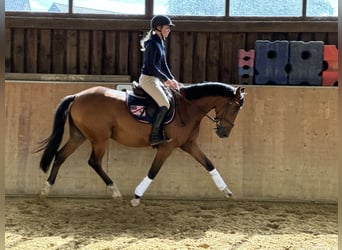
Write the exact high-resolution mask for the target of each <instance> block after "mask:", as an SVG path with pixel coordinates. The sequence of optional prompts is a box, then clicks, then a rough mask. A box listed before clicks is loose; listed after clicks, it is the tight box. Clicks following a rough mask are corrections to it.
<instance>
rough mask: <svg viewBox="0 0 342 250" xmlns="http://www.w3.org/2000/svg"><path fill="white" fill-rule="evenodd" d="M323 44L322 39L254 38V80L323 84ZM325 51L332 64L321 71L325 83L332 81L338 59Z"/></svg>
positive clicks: (274, 82)
mask: <svg viewBox="0 0 342 250" xmlns="http://www.w3.org/2000/svg"><path fill="white" fill-rule="evenodd" d="M323 47H324V43H323V42H322V41H310V42H303V41H290V42H289V41H279V40H277V41H268V40H257V41H256V42H255V72H254V82H255V84H277V85H286V84H289V85H314V86H320V85H322V71H323ZM329 49H331V48H327V49H326V50H327V51H328V50H329ZM327 53H328V58H327V59H326V60H327V61H329V62H330V65H331V67H330V68H329V67H328V70H327V71H326V73H324V72H323V74H324V76H326V84H328V82H330V84H331V82H332V81H333V80H332V79H335V78H334V77H335V76H336V74H335V73H332V71H334V70H335V68H336V65H337V59H336V57H335V54H334V53H333V52H327ZM333 54H334V55H333ZM336 56H337V52H336ZM328 64H329V63H328Z"/></svg>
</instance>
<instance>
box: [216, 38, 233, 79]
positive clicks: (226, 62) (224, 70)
mask: <svg viewBox="0 0 342 250" xmlns="http://www.w3.org/2000/svg"><path fill="white" fill-rule="evenodd" d="M232 37H233V34H231V33H224V34H222V35H221V39H220V50H221V51H220V54H221V61H220V70H219V74H220V75H219V79H220V81H222V82H227V83H229V82H230V81H231V69H232V62H233V61H232V60H233V58H232V56H231V55H232V50H233V49H232Z"/></svg>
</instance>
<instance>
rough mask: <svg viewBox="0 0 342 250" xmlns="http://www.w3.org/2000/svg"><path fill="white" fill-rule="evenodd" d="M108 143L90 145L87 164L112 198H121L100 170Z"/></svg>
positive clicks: (110, 181)
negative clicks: (99, 178) (108, 190)
mask: <svg viewBox="0 0 342 250" xmlns="http://www.w3.org/2000/svg"><path fill="white" fill-rule="evenodd" d="M107 145H108V143H107V142H102V143H94V144H93V145H92V147H93V150H92V152H91V155H90V158H89V161H88V164H89V165H90V166H91V167H92V168H93V169H94V170H95V172H96V173H97V174H98V175H99V176H100V177H101V179H102V180H103V181H104V183H106V185H107V187H108V188H109V189H110V190H111V191H112V192H113V194H112V197H113V198H122V196H121V193H120V191H119V189H118V188H117V186H116V185H115V183H114V182H113V181H112V180H111V179H110V178H109V177H108V175H107V174H106V173H105V172H104V171H103V169H102V164H101V162H102V158H103V156H104V154H105V152H106V148H107Z"/></svg>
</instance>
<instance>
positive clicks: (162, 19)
mask: <svg viewBox="0 0 342 250" xmlns="http://www.w3.org/2000/svg"><path fill="white" fill-rule="evenodd" d="M163 25H169V26H175V25H174V24H173V23H172V21H171V19H170V18H169V17H168V16H165V15H156V16H154V17H153V18H152V20H151V29H157V27H158V26H163Z"/></svg>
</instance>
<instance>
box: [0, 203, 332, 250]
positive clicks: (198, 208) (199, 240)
mask: <svg viewBox="0 0 342 250" xmlns="http://www.w3.org/2000/svg"><path fill="white" fill-rule="evenodd" d="M5 217H6V225H5V228H6V231H5V237H6V250H7V249H25V250H31V249H39V250H42V249H59V250H62V249H63V250H66V249H82V250H83V249H100V250H111V249H120V250H121V249H134V250H136V249H143V250H147V249H163V250H164V249H166V250H167V249H215V250H217V249H253V250H254V249H272V250H273V249H310V250H313V249H320V250H327V249H337V242H338V222H337V221H338V219H337V204H316V203H285V202H255V201H239V200H228V201H176V200H143V201H142V203H141V205H139V207H135V208H133V207H130V206H129V201H128V200H123V201H122V202H115V201H113V200H111V199H109V198H108V199H71V198H51V197H50V198H47V199H46V200H43V201H40V200H38V198H32V197H16V198H13V197H11V198H10V197H7V198H6V214H5Z"/></svg>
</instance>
